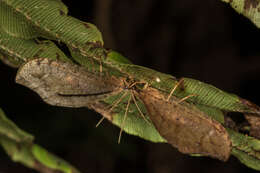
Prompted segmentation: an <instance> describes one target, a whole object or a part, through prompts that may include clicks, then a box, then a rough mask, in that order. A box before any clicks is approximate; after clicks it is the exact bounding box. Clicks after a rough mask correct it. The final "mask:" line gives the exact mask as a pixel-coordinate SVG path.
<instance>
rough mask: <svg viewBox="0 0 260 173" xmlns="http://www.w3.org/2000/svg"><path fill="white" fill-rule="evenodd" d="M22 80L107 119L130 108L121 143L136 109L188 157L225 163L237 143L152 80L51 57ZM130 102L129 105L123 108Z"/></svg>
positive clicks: (34, 64) (46, 96) (57, 101)
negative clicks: (105, 103)
mask: <svg viewBox="0 0 260 173" xmlns="http://www.w3.org/2000/svg"><path fill="white" fill-rule="evenodd" d="M16 81H17V82H18V83H20V84H22V85H25V86H27V87H29V88H31V89H33V90H34V91H36V92H37V93H38V94H39V95H40V96H41V97H42V98H43V100H44V101H46V102H47V103H49V104H51V105H56V106H66V107H89V108H92V109H95V110H96V111H98V112H101V113H102V115H104V116H106V117H107V118H109V116H107V114H109V115H110V118H112V116H113V114H112V113H111V112H112V111H114V109H116V108H117V107H119V109H125V110H124V115H123V120H122V121H121V124H120V127H121V130H120V134H119V140H118V141H119V142H120V139H121V136H122V131H123V129H124V126H125V122H126V119H127V118H128V117H127V116H128V114H129V113H130V111H132V112H133V113H134V116H137V115H136V114H137V113H136V112H138V114H140V116H141V117H142V119H143V120H144V121H146V122H147V123H148V124H151V123H152V124H153V125H154V126H155V128H156V129H157V130H158V132H159V133H160V135H161V136H162V137H164V138H165V139H166V140H167V141H168V143H170V144H171V145H172V146H173V147H176V148H177V149H178V150H179V151H180V152H182V153H187V154H202V155H206V156H211V157H214V158H218V159H220V160H227V159H228V157H229V155H230V150H231V141H230V139H229V136H228V134H227V132H226V130H225V128H224V127H223V126H222V125H221V124H220V123H218V122H217V121H215V120H213V119H211V118H210V117H208V116H207V115H206V114H205V113H203V112H202V111H200V110H198V109H197V108H196V107H195V106H194V105H192V104H190V103H187V102H185V101H184V100H185V98H184V99H179V98H177V97H174V96H171V95H172V93H173V92H174V90H175V88H174V89H173V90H172V92H170V95H168V98H166V96H167V95H166V94H164V93H163V92H162V91H159V90H158V89H155V88H152V87H150V86H149V84H148V83H147V82H142V81H135V79H133V78H130V77H129V78H115V77H113V76H106V75H103V74H100V72H98V74H96V72H92V71H90V70H88V69H85V68H83V67H79V66H77V65H73V64H70V63H65V62H62V61H58V60H50V59H35V60H32V61H29V62H28V63H26V64H25V65H23V66H22V67H21V68H20V70H19V72H18V75H17V77H16ZM118 94H121V97H119V98H118V97H116V98H117V100H116V101H115V102H113V103H112V104H110V108H109V109H108V108H107V107H104V106H103V105H102V104H100V103H101V102H102V101H103V100H104V99H106V98H108V97H112V96H115V95H116V96H118ZM125 98H127V100H125ZM125 101H126V102H127V104H126V106H122V105H124V103H125ZM142 105H144V106H145V108H146V110H147V111H148V113H147V114H146V115H144V113H143V111H142V109H141V108H140V107H141V106H142ZM133 106H135V107H136V108H133ZM147 116H148V117H149V119H148V118H147ZM103 119H104V118H103Z"/></svg>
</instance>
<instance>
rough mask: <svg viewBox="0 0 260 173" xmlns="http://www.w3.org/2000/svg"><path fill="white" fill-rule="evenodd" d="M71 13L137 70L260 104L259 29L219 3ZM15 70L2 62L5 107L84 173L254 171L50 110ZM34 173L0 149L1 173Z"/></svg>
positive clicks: (116, 6) (114, 2)
mask: <svg viewBox="0 0 260 173" xmlns="http://www.w3.org/2000/svg"><path fill="white" fill-rule="evenodd" d="M63 2H64V3H65V4H66V5H67V6H68V7H69V11H70V12H69V14H70V15H72V16H74V17H76V18H79V19H80V20H84V21H87V22H91V23H94V24H96V25H97V26H98V28H99V29H100V30H101V32H102V34H103V37H104V42H105V47H106V48H112V49H115V50H117V51H119V52H121V53H122V54H123V55H125V56H126V57H128V58H129V59H130V60H131V61H132V62H133V63H134V64H138V65H142V66H146V67H150V68H153V69H156V70H158V71H161V72H164V73H169V74H172V75H173V76H176V77H182V76H185V77H190V78H194V79H198V80H201V81H203V82H206V83H210V84H213V85H214V86H216V87H218V88H220V89H223V90H225V91H228V92H232V93H235V94H237V95H239V96H241V97H243V98H245V99H248V100H251V101H252V102H254V103H256V104H258V105H260V99H259V96H260V94H259V91H258V89H259V88H260V83H259V80H260V58H259V56H260V49H259V40H260V30H259V29H257V28H256V27H255V26H254V25H253V24H252V23H251V22H250V21H249V20H248V19H246V18H244V17H243V16H241V15H239V14H237V13H236V12H235V11H234V10H233V9H232V8H231V7H229V5H227V4H224V3H222V2H220V1H219V0H207V1H206V0H204V1H192V0H164V1H159V0H142V1H140V0H88V1H70V0H63ZM15 74H16V69H12V68H11V67H8V66H6V65H4V64H3V63H2V62H0V81H1V82H0V98H1V99H0V107H1V108H3V110H4V111H5V113H6V114H7V116H8V117H9V118H10V119H12V120H13V121H14V122H15V123H16V124H18V125H19V127H21V128H22V129H24V130H26V131H28V132H30V133H32V134H34V135H35V137H36V143H38V144H40V145H42V146H44V147H45V148H47V149H48V150H49V151H51V152H54V153H55V154H57V155H59V156H61V157H62V158H64V159H65V160H67V161H69V162H70V163H72V164H73V165H75V166H76V167H77V168H78V169H79V170H81V171H82V172H83V173H85V172H89V173H90V172H101V173H103V172H106V173H110V172H111V173H117V172H118V173H119V172H125V173H128V172H129V173H130V172H131V173H133V172H149V173H153V172H154V173H170V172H178V173H186V172H187V173H188V172H201V173H203V172H205V173H206V172H212V173H214V172H237V173H238V172H254V170H252V169H249V168H247V167H246V166H244V165H242V164H240V163H239V161H238V160H237V159H236V158H235V157H231V158H230V159H229V161H228V162H225V163H224V162H221V161H218V160H214V159H211V158H202V157H201V158H197V157H190V156H188V155H183V154H180V153H179V152H178V151H176V149H174V148H172V147H171V146H170V145H168V144H156V143H151V142H149V141H145V140H142V139H140V138H137V137H135V136H130V135H127V134H123V138H122V140H121V144H119V145H118V144H117V138H118V134H119V128H117V127H115V126H113V125H111V124H110V123H109V122H107V121H105V122H104V123H103V124H102V125H101V126H100V127H98V128H95V124H96V123H97V122H98V120H99V119H100V118H101V115H99V114H97V113H95V112H93V111H90V110H88V109H84V108H82V109H70V108H60V107H53V106H49V105H47V104H45V103H44V102H43V101H42V100H41V99H40V97H39V96H38V95H37V94H35V93H34V92H32V91H31V90H29V89H27V88H24V87H22V86H20V85H18V84H15V82H14V79H15ZM5 172H7V173H13V172H19V173H31V172H34V171H32V170H30V169H28V168H25V167H24V166H22V165H20V164H16V163H14V162H12V161H10V159H9V158H8V157H7V156H6V154H5V153H4V151H3V150H2V149H0V173H5Z"/></svg>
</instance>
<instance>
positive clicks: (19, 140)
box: [0, 0, 260, 173]
mask: <svg viewBox="0 0 260 173" xmlns="http://www.w3.org/2000/svg"><path fill="white" fill-rule="evenodd" d="M225 2H229V3H230V4H231V5H232V6H233V7H234V8H235V9H236V10H237V11H238V12H240V13H242V14H244V15H245V16H247V17H249V18H250V19H251V20H252V21H253V22H254V23H255V24H256V25H257V26H258V23H257V15H258V10H257V8H258V1H253V0H245V1H236V0H233V1H225ZM256 2H257V3H256ZM243 4H244V5H243ZM67 13H68V10H67V7H66V6H65V5H64V4H63V3H62V2H61V1H59V0H30V1H24V0H2V1H1V2H0V59H1V60H3V62H5V63H7V64H9V65H11V66H12V67H20V66H21V65H22V64H23V63H26V62H28V61H30V60H31V59H35V58H49V59H54V60H55V59H57V60H63V61H66V62H71V63H72V62H77V63H78V64H79V65H81V66H83V67H84V68H85V69H86V70H87V71H88V72H95V73H100V74H101V75H109V76H111V77H114V78H116V79H119V80H121V81H124V80H131V81H134V82H141V83H145V84H148V85H149V87H152V88H154V89H156V90H158V91H160V92H161V93H163V94H164V95H169V94H170V92H171V91H172V89H173V88H174V87H175V86H176V85H177V84H178V83H179V81H180V80H178V79H176V78H175V77H173V76H171V75H168V74H163V73H160V72H157V71H155V70H152V69H149V68H146V67H141V66H138V65H134V64H132V63H131V62H130V61H129V60H128V59H127V58H125V57H124V56H122V55H121V54H119V53H117V52H115V51H108V50H106V49H105V48H104V47H103V40H102V36H101V33H100V31H99V30H98V29H97V28H96V26H94V25H93V24H90V23H86V22H82V21H80V20H78V19H76V18H73V17H71V16H68V15H67ZM39 38H40V39H39ZM39 40H41V41H39ZM42 40H43V41H42ZM50 40H55V41H58V42H63V43H64V44H66V45H67V46H68V48H69V50H70V53H71V55H65V54H64V53H63V52H62V51H61V50H60V49H59V48H58V47H57V46H56V45H55V44H54V42H52V41H50ZM137 86H140V85H137ZM139 88H140V87H139ZM123 94H126V97H125V98H124V99H122V100H121V102H119V103H118V104H117V105H116V106H115V108H114V109H113V110H112V111H111V112H110V111H108V110H107V109H105V108H104V107H102V108H100V107H98V108H97V107H91V108H92V109H95V110H96V111H98V112H100V113H102V114H103V115H105V114H108V116H106V117H110V118H109V120H110V121H111V122H112V123H113V124H115V125H117V126H119V127H121V128H122V129H123V130H124V131H125V132H127V133H129V134H133V135H137V136H139V137H141V138H144V139H146V140H150V141H153V142H166V140H165V139H164V138H163V137H161V135H160V134H159V133H158V131H157V130H156V129H155V127H154V125H153V124H150V123H148V122H146V121H145V120H144V118H142V117H141V116H140V112H139V110H138V109H137V106H136V105H135V104H134V103H132V102H131V104H130V106H129V111H128V116H127V118H126V121H125V122H124V123H122V122H123V118H124V115H125V110H126V106H127V102H128V100H129V97H130V94H131V91H130V89H127V87H126V89H125V90H122V91H121V92H120V93H116V94H111V95H109V96H107V97H106V98H105V99H102V100H100V101H99V102H98V103H97V104H99V106H100V105H102V106H104V105H105V107H110V108H111V107H113V106H114V104H115V102H116V101H117V100H118V99H120V98H121V96H122V95H123ZM173 95H174V96H176V97H177V98H179V99H181V98H184V97H186V96H190V95H195V96H194V97H191V98H189V99H188V100H186V102H187V103H189V104H194V105H195V106H196V107H197V108H198V109H200V110H201V111H203V112H205V113H206V114H207V115H208V116H210V117H212V118H213V119H215V120H217V121H218V122H220V123H222V124H224V114H223V111H225V112H241V113H251V114H254V115H256V116H259V115H260V109H259V108H258V107H257V106H254V105H253V104H251V103H250V102H248V101H246V100H244V99H241V98H239V97H238V96H236V95H233V94H230V93H226V92H224V91H222V90H220V89H217V88H216V87H214V86H212V85H209V84H206V83H203V82H200V81H197V80H194V79H189V78H182V83H181V85H180V86H179V87H177V89H176V90H175V92H174V93H173ZM137 105H138V107H139V108H140V110H141V112H142V113H143V114H144V115H145V117H146V119H148V120H149V118H148V117H149V116H148V113H147V110H146V108H145V105H144V104H143V102H142V101H141V100H140V99H138V100H137ZM0 115H1V116H0V125H1V126H0V142H1V145H2V146H3V148H4V149H5V150H6V152H7V153H8V154H9V155H10V156H11V158H12V159H13V160H14V161H19V162H22V163H23V164H24V165H26V166H28V167H31V168H34V169H38V168H36V167H35V161H37V163H39V164H40V165H42V166H43V167H44V168H45V167H47V168H48V169H50V170H53V169H54V170H60V171H62V172H66V173H67V172H77V171H75V170H74V168H72V167H71V166H70V165H69V164H67V163H66V162H64V161H61V160H60V159H57V158H56V156H53V155H52V154H50V153H48V152H47V151H46V150H44V149H42V148H41V147H39V146H37V145H35V144H33V143H32V141H33V137H32V136H31V135H29V134H27V133H26V132H23V131H22V130H20V129H19V128H18V127H16V126H15V124H13V123H12V122H11V121H10V120H8V119H7V118H6V117H5V116H4V114H3V113H2V112H0ZM228 132H229V135H230V138H231V141H232V154H233V155H234V156H236V157H237V158H238V159H239V160H240V161H241V162H242V163H244V164H245V165H247V166H248V167H251V168H253V169H256V170H260V167H259V166H258V165H260V164H259V161H260V157H259V154H258V151H259V149H260V144H259V143H260V142H259V140H257V139H255V138H253V137H248V136H245V135H243V134H240V133H237V132H234V131H232V130H228ZM18 146H19V147H22V150H18ZM60 163H62V164H60ZM38 170H40V169H38Z"/></svg>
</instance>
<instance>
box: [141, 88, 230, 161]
mask: <svg viewBox="0 0 260 173" xmlns="http://www.w3.org/2000/svg"><path fill="white" fill-rule="evenodd" d="M139 97H140V99H141V100H142V101H143V103H144V104H145V106H146V109H147V111H148V112H149V117H150V119H151V120H152V122H153V123H154V125H155V127H156V128H157V130H158V131H159V133H160V134H161V135H162V136H163V137H164V138H165V139H166V140H167V141H168V142H169V143H170V144H171V145H172V146H174V147H176V148H178V150H179V151H180V152H182V153H187V154H195V153H196V154H202V155H206V156H210V157H214V158H218V159H220V160H223V161H226V160H227V159H228V158H229V156H230V152H231V141H230V139H229V135H228V133H227V131H226V130H225V128H224V127H223V126H222V125H221V124H220V123H218V122H217V121H215V120H213V119H211V118H210V117H208V116H207V115H206V114H205V113H203V112H201V111H200V110H198V109H197V108H196V107H195V106H193V105H191V104H189V103H185V102H182V103H176V102H177V101H178V100H177V98H173V99H171V100H170V101H166V100H165V99H164V97H163V96H162V94H161V93H159V92H158V91H157V90H155V89H151V88H148V89H145V90H143V91H142V92H140V93H139Z"/></svg>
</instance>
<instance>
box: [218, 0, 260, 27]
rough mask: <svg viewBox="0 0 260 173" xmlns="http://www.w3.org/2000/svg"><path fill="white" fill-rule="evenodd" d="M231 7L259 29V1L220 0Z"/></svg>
mask: <svg viewBox="0 0 260 173" xmlns="http://www.w3.org/2000/svg"><path fill="white" fill-rule="evenodd" d="M222 1H223V2H226V3H228V4H230V5H231V7H232V8H234V9H235V10H236V11H237V12H238V13H240V14H242V15H244V16H245V17H247V18H248V19H249V20H251V22H253V23H254V24H255V25H256V26H257V27H258V28H260V20H259V19H260V5H259V0H222Z"/></svg>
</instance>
